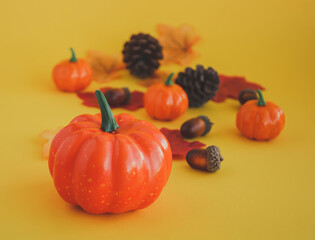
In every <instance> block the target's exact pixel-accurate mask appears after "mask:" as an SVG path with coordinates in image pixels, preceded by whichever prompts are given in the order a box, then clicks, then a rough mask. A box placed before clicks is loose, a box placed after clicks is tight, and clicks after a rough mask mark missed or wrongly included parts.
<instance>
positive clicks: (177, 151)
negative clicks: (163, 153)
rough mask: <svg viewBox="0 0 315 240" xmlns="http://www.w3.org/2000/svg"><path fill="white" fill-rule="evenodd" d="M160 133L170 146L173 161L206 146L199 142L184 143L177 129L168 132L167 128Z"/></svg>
mask: <svg viewBox="0 0 315 240" xmlns="http://www.w3.org/2000/svg"><path fill="white" fill-rule="evenodd" d="M160 131H161V132H162V133H163V134H164V136H165V137H166V138H167V140H168V142H169V143H170V145H171V150H172V154H173V159H183V158H185V157H186V155H187V153H188V152H189V151H190V150H191V149H194V148H202V147H204V146H206V144H204V143H202V142H199V141H194V142H188V141H186V140H185V139H184V138H183V136H182V135H181V134H180V131H179V130H177V129H175V130H170V129H167V128H161V129H160Z"/></svg>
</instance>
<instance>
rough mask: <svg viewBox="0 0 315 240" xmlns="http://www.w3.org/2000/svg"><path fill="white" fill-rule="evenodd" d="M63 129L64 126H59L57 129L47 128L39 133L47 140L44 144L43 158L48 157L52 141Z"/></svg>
mask: <svg viewBox="0 0 315 240" xmlns="http://www.w3.org/2000/svg"><path fill="white" fill-rule="evenodd" d="M61 129H62V128H61V127H59V128H57V129H56V130H46V131H43V132H42V133H41V134H39V136H40V137H41V138H43V139H44V140H45V141H46V142H45V144H44V146H43V158H45V159H48V157H49V151H50V145H51V142H52V140H53V139H54V137H55V136H56V134H57V133H58V132H59V131H60V130H61Z"/></svg>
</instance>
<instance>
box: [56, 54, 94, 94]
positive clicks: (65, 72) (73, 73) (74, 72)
mask: <svg viewBox="0 0 315 240" xmlns="http://www.w3.org/2000/svg"><path fill="white" fill-rule="evenodd" d="M70 50H71V52H72V57H71V59H70V60H64V61H62V62H60V63H59V64H57V65H56V66H55V67H54V69H53V72H52V76H53V80H54V82H55V84H56V86H57V88H58V89H60V90H61V91H65V92H78V91H81V90H83V89H85V88H86V87H87V86H89V84H90V83H91V81H92V69H91V67H90V65H89V64H88V62H87V61H85V60H84V59H77V58H76V56H75V53H74V51H73V49H72V48H71V49H70Z"/></svg>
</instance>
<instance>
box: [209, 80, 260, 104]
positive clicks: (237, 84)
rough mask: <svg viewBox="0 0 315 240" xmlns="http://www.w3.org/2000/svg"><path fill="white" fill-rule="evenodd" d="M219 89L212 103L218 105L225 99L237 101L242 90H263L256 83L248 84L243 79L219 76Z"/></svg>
mask: <svg viewBox="0 0 315 240" xmlns="http://www.w3.org/2000/svg"><path fill="white" fill-rule="evenodd" d="M219 77H220V85H219V89H218V91H217V93H216V95H215V97H214V98H212V101H214V102H217V103H220V102H224V101H225V100H226V99H227V98H232V99H238V95H239V93H240V92H241V91H242V90H244V89H253V90H258V89H260V90H264V89H265V88H264V87H263V86H261V85H259V84H257V83H253V82H248V81H247V80H246V79H245V78H244V77H237V76H226V75H222V74H221V75H220V76H219Z"/></svg>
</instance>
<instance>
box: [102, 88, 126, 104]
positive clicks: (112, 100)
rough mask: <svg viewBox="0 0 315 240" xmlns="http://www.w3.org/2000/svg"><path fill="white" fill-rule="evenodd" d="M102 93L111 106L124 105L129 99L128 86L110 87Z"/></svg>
mask: <svg viewBox="0 0 315 240" xmlns="http://www.w3.org/2000/svg"><path fill="white" fill-rule="evenodd" d="M104 95H105V97H106V99H107V102H108V104H109V105H110V106H111V107H118V106H121V105H125V104H126V103H128V101H129V100H130V91H129V89H128V88H112V89H110V90H108V91H106V92H105V93H104Z"/></svg>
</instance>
